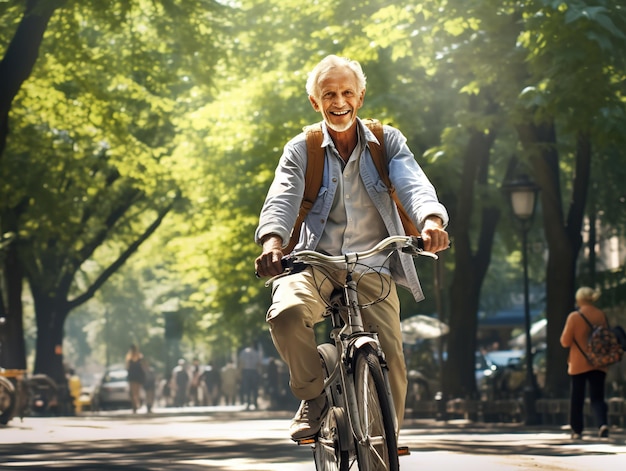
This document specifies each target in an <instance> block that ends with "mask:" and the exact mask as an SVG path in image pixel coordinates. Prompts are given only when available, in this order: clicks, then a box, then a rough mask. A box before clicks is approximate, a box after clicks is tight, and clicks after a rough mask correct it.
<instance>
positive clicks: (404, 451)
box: [398, 446, 411, 456]
mask: <svg viewBox="0 0 626 471" xmlns="http://www.w3.org/2000/svg"><path fill="white" fill-rule="evenodd" d="M410 454H411V450H409V447H408V446H399V447H398V456H409V455H410Z"/></svg>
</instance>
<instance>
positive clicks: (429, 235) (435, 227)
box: [422, 216, 450, 253]
mask: <svg viewBox="0 0 626 471" xmlns="http://www.w3.org/2000/svg"><path fill="white" fill-rule="evenodd" d="M422 239H423V240H424V250H426V251H428V252H433V253H437V252H441V251H442V250H446V249H447V248H449V247H450V239H449V237H448V233H447V232H446V230H445V229H444V228H443V221H442V220H441V218H440V217H438V216H429V217H427V218H426V221H425V222H424V227H423V228H422Z"/></svg>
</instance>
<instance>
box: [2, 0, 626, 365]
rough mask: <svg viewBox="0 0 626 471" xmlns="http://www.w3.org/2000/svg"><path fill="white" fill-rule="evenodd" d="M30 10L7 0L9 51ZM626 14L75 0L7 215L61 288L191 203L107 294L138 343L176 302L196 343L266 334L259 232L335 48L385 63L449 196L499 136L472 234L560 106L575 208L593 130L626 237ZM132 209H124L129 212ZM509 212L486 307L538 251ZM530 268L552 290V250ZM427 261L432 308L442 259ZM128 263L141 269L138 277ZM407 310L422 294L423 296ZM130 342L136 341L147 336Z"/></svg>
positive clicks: (485, 5) (579, 8)
mask: <svg viewBox="0 0 626 471" xmlns="http://www.w3.org/2000/svg"><path fill="white" fill-rule="evenodd" d="M20 3H21V2H0V25H1V26H2V27H1V28H0V48H5V47H6V45H7V44H8V42H9V41H10V39H11V37H12V34H13V32H14V30H15V27H16V25H17V23H18V21H19V19H20V14H21V11H22V8H23V6H22V5H21V4H20ZM625 16H626V15H625V13H624V9H623V7H621V6H619V5H616V4H615V2H613V1H611V0H606V1H602V0H596V1H594V2H591V1H589V2H585V1H580V0H577V1H567V2H565V1H547V0H546V1H542V0H534V1H530V2H519V1H514V0H504V1H503V0H426V1H420V2H416V1H410V2H405V3H403V4H390V2H387V1H383V0H367V1H363V2H357V3H355V2H353V1H350V0H340V1H330V0H320V1H317V2H309V3H305V4H303V3H302V2H289V1H288V2H285V1H284V0H283V1H280V2H279V1H277V0H264V1H259V0H243V1H241V2H236V3H233V2H219V1H206V0H159V1H149V0H133V1H126V0H114V1H111V2H101V1H99V0H91V1H78V0H68V1H67V2H66V3H65V5H64V6H63V8H62V9H60V10H59V11H58V12H57V14H56V15H55V16H54V17H53V19H52V21H51V23H50V25H49V28H48V30H47V31H46V35H45V39H44V42H43V46H42V49H41V51H40V56H39V60H38V61H37V63H36V67H35V69H34V71H33V74H32V76H31V77H30V79H29V80H28V81H27V82H26V83H25V85H24V87H23V88H22V90H21V92H20V94H19V95H18V97H17V99H16V102H15V106H14V107H13V108H12V110H11V134H10V138H9V141H8V147H7V151H6V152H5V154H4V155H3V156H2V159H1V160H0V207H1V209H2V210H3V211H4V210H7V209H9V210H11V211H17V208H24V207H25V208H26V209H25V210H24V211H23V212H20V213H19V214H20V221H21V224H20V238H21V239H22V240H24V241H27V242H28V245H26V246H25V253H26V251H27V252H28V253H29V256H28V257H26V256H25V260H26V261H27V262H28V267H29V272H30V273H32V274H37V279H38V280H39V281H38V283H40V284H41V285H45V286H47V289H49V290H53V289H55V286H57V285H55V281H56V280H57V277H59V276H60V275H61V274H64V273H67V274H72V273H75V272H76V271H78V270H79V268H80V270H81V271H82V272H84V275H83V274H82V273H80V272H79V273H80V276H79V277H78V278H76V279H74V284H73V287H72V288H71V290H70V292H71V293H72V295H74V296H76V295H78V294H79V293H81V292H82V290H84V288H85V287H86V286H89V284H90V282H93V280H94V278H96V276H97V273H98V271H97V270H96V271H94V270H91V267H90V264H94V263H95V264H96V266H97V267H99V268H100V269H102V268H104V267H107V266H109V265H110V263H111V261H112V260H115V259H116V257H117V256H119V254H120V252H121V251H123V250H124V249H125V248H127V247H128V246H129V244H131V243H132V242H133V241H135V240H136V239H137V236H138V234H140V233H141V232H142V230H144V229H145V227H146V226H147V225H148V224H149V223H150V221H152V220H153V219H154V217H155V215H156V214H157V213H158V212H159V211H162V210H164V208H167V207H168V205H170V204H171V203H172V202H173V201H175V206H174V208H175V211H174V212H173V213H170V214H169V215H168V217H167V218H166V219H165V220H164V222H163V223H162V225H161V227H160V229H159V231H158V232H157V233H156V234H155V235H154V236H153V237H152V238H151V239H150V240H149V242H147V243H145V245H144V246H143V247H142V248H141V249H140V252H139V254H140V256H139V257H136V258H134V259H130V261H129V263H130V264H131V265H132V266H131V267H129V269H128V270H124V271H122V272H120V277H119V278H117V277H116V278H115V279H113V280H110V286H109V287H108V288H105V290H104V291H102V293H101V297H100V298H99V300H98V303H102V305H101V306H98V308H100V307H102V308H103V309H104V308H106V309H109V310H110V312H111V313H113V312H119V313H125V314H123V316H125V317H127V318H128V319H129V320H130V319H132V320H133V324H134V325H136V326H141V329H142V330H141V334H138V335H148V336H152V335H155V338H156V337H158V336H160V335H161V331H159V330H158V329H157V331H156V333H154V331H153V330H152V329H154V328H155V325H157V324H150V323H151V322H152V321H154V320H155V319H156V317H154V316H155V315H157V311H158V306H159V305H160V303H162V302H165V301H167V300H168V299H177V300H179V301H180V303H181V304H180V305H181V310H183V311H184V312H185V318H186V320H187V322H186V326H187V329H188V330H187V332H186V334H185V338H184V342H185V343H186V346H187V347H188V348H191V347H190V346H192V345H195V347H194V348H200V347H198V345H201V344H203V343H204V344H206V345H207V346H204V347H202V348H203V349H205V350H206V351H207V353H206V355H208V356H210V355H212V352H217V351H220V350H221V351H230V350H232V349H236V348H237V347H238V346H239V345H241V344H242V343H243V342H244V341H246V340H249V339H254V338H256V337H267V332H266V326H265V322H264V315H265V310H266V307H267V304H268V301H269V289H268V288H265V287H264V285H263V281H262V280H257V279H256V278H255V277H254V273H253V271H254V258H255V257H256V256H257V255H258V253H259V248H258V247H257V246H256V245H255V244H254V241H253V234H254V229H255V227H256V224H257V219H258V213H259V210H260V207H261V205H262V202H263V198H264V196H265V193H266V191H267V188H268V186H269V184H270V182H271V179H272V178H273V171H274V168H275V165H276V163H277V160H278V158H279V156H280V153H281V149H282V147H283V145H284V144H285V143H286V142H287V140H288V139H289V138H291V137H292V136H294V135H295V134H296V133H297V132H299V130H300V129H301V128H302V126H303V125H305V124H309V123H311V122H314V121H317V120H319V115H318V114H316V113H315V112H314V111H313V110H312V108H311V106H310V104H309V103H308V100H307V97H306V93H305V88H304V86H305V81H306V76H307V75H306V74H307V72H308V71H309V70H310V69H311V68H312V67H313V65H314V64H315V63H316V62H317V61H318V60H319V59H320V58H322V57H323V56H325V55H327V54H330V53H334V54H340V55H347V56H350V57H352V58H354V59H357V60H359V61H361V63H362V64H363V67H364V69H365V72H366V74H367V76H368V87H367V95H366V100H365V106H364V108H363V110H362V113H361V115H362V116H363V117H370V116H371V117H377V118H379V119H381V120H383V121H384V122H386V123H391V124H393V125H395V126H397V127H399V128H400V129H401V130H402V131H403V132H404V133H405V135H406V136H407V138H408V143H409V146H410V148H411V149H412V150H413V152H414V153H415V155H416V158H417V159H418V161H419V163H420V164H421V165H423V166H424V167H425V168H426V171H427V173H428V175H429V176H430V178H431V179H432V181H433V182H434V183H435V185H436V187H437V188H438V191H439V194H440V197H441V198H442V200H443V201H444V203H445V204H446V205H447V206H448V207H449V208H454V207H455V206H456V203H457V195H458V194H459V188H460V187H461V185H462V184H463V182H464V181H463V179H464V174H463V163H464V159H465V158H466V151H467V148H468V145H469V142H470V138H471V136H472V133H476V132H477V133H484V135H487V134H490V135H494V136H496V139H495V141H494V143H493V146H492V148H491V155H490V161H489V162H490V165H489V167H488V169H487V170H486V176H485V179H484V181H483V183H481V184H480V185H477V186H476V188H475V193H474V195H475V196H474V198H473V199H472V215H471V220H470V226H469V231H470V232H471V240H472V243H473V244H474V245H476V244H477V243H478V242H477V240H478V237H477V234H476V231H477V228H478V227H479V223H480V217H479V216H478V215H479V214H480V211H481V210H482V209H484V208H486V207H500V209H502V210H504V207H503V206H504V202H503V200H502V196H501V194H500V193H499V190H498V187H499V185H500V183H501V181H502V179H503V176H504V174H505V170H506V165H507V163H508V160H509V159H510V157H511V155H514V154H517V155H520V156H521V157H524V155H522V152H521V149H520V146H519V143H518V137H517V133H516V126H517V125H519V124H520V123H527V122H533V123H535V122H536V123H540V122H545V121H547V120H554V121H555V122H556V124H557V129H558V133H559V134H558V146H559V151H560V155H561V156H562V158H561V161H560V167H561V172H562V174H563V176H564V177H566V178H564V180H563V188H562V194H563V196H564V201H568V198H567V196H568V195H569V194H570V192H571V181H572V178H571V175H572V173H573V169H574V168H575V166H574V156H575V149H576V136H577V135H578V134H577V133H578V132H580V131H584V132H586V133H588V134H589V135H590V136H591V137H592V140H593V143H594V149H595V150H596V153H595V155H594V163H593V170H592V175H593V178H594V180H595V184H594V186H593V188H594V192H595V193H596V198H597V199H596V201H597V203H596V204H597V207H600V208H603V217H604V218H605V219H604V222H605V223H608V224H611V225H612V226H614V228H615V232H616V233H621V234H623V229H624V222H625V221H624V216H623V215H624V214H626V213H625V212H624V211H623V205H624V194H623V189H622V188H623V181H624V178H623V175H622V173H623V172H622V170H620V169H621V168H622V167H623V166H622V165H617V164H616V162H620V161H621V160H623V150H622V149H624V145H623V144H624V142H623V141H624V136H626V132H624V122H626V120H624V105H625V102H624V87H623V83H624V70H625V62H624V54H625V52H624V51H626V48H625V47H624V46H625V44H624V43H625V41H626V39H625V37H624V33H623V31H626V20H625ZM0 50H2V51H4V49H0ZM25 168H28V172H24V171H23V169H25ZM124 205H127V207H126V208H125V210H123V209H124ZM116 210H118V211H119V212H121V213H122V214H123V215H122V216H120V217H119V218H117V219H115V221H112V219H111V218H112V214H113V213H115V211H116ZM507 216H508V215H507ZM454 221H455V219H454V217H453V224H454ZM112 222H114V224H111V223H112ZM501 226H504V227H502V228H501V234H500V235H499V237H498V238H497V239H496V243H495V245H496V248H495V250H494V252H493V255H492V257H493V259H494V260H496V261H497V263H496V264H494V265H495V266H493V267H492V268H491V271H490V272H489V273H488V276H487V279H486V282H485V286H483V289H482V293H483V296H482V298H483V303H484V308H485V309H487V310H492V309H493V310H495V309H497V307H499V306H501V305H502V304H503V303H504V302H506V301H508V299H509V293H510V292H511V291H512V290H514V289H515V288H514V287H515V286H516V285H517V286H519V280H518V279H516V276H519V270H518V268H519V267H518V266H517V263H518V262H519V257H517V258H515V257H511V258H507V256H508V255H509V253H510V252H511V251H513V250H514V249H516V248H517V247H518V244H517V243H516V242H517V241H516V236H517V234H516V231H515V230H514V227H512V226H511V225H510V224H508V221H507V224H504V225H501ZM536 238H537V239H540V238H541V236H540V235H538V234H537V235H536ZM473 248H474V249H475V248H476V247H473ZM447 264H448V266H447V272H449V273H452V272H453V270H454V267H453V266H452V262H451V261H448V262H447ZM531 265H532V267H531V273H532V274H533V278H534V279H536V280H538V281H539V282H541V281H542V280H543V276H544V275H543V272H542V269H541V267H542V265H543V259H542V257H541V256H540V255H536V256H534V257H533V259H532V260H531ZM511 266H512V267H513V268H511ZM420 274H421V275H422V279H423V281H424V285H425V288H426V290H427V292H429V291H430V292H429V301H428V302H429V303H430V302H432V300H433V298H434V293H433V288H431V286H432V283H431V279H432V276H431V274H430V268H429V267H424V268H420ZM31 276H32V277H33V278H34V275H31ZM128 277H133V278H134V277H137V278H141V279H138V280H137V283H136V284H132V283H131V284H127V283H129V281H128V280H127V278H128ZM105 286H106V285H105ZM156 286H159V289H158V290H157V289H156ZM153 289H154V290H155V292H157V291H158V295H156V294H154V293H153V292H152V290H153ZM144 290H148V291H149V292H150V296H148V297H150V300H146V299H142V297H141V296H140V293H142V292H143V291H144ZM125 292H128V294H132V295H133V296H132V297H133V298H134V300H133V301H132V302H131V301H130V300H129V299H128V298H125V297H124V296H123V294H124V293H125ZM152 298H153V299H152ZM123 305H128V306H132V307H133V308H134V309H133V311H134V313H133V314H132V315H131V314H130V313H129V312H128V311H124V309H122V308H121V306H123ZM90 309H91V310H92V311H93V312H91V313H89V312H87V311H89V310H90ZM129 309H130V308H129ZM403 309H405V311H404V312H403V314H407V313H408V311H407V310H413V309H418V307H415V306H413V305H412V304H411V303H409V302H408V301H407V302H405V303H404V308H403ZM419 309H423V310H424V311H428V312H432V311H433V310H434V306H433V304H423V305H420V306H419ZM96 311H98V310H97V309H95V308H93V309H92V308H88V307H84V310H83V308H81V311H80V313H79V311H76V312H77V314H76V315H77V316H78V315H80V316H81V317H82V316H85V317H86V318H89V319H91V320H90V321H89V322H87V323H85V324H84V325H81V326H75V329H78V330H81V329H87V330H88V331H89V332H92V334H91V335H95V334H94V333H96V332H102V330H101V329H102V319H101V317H98V316H100V315H101V311H98V312H99V313H100V314H98V313H97V312H96ZM78 313H79V314H78ZM135 314H136V317H135ZM116 316H117V315H116ZM157 317H158V316H157ZM120 321H121V319H120ZM73 322H74V321H73ZM158 322H160V321H158ZM148 325H152V329H150V328H148V327H147V326H148ZM117 328H119V329H121V330H122V331H124V330H126V332H130V331H131V330H130V328H129V326H128V325H125V324H124V325H123V323H120V325H119V326H118V327H117ZM138 328H139V327H138ZM159 328H160V326H159ZM73 329H74V328H73ZM122 337H123V336H121V337H120V342H121V344H125V343H127V341H128V340H130V339H129V338H125V339H124V340H123V341H122ZM244 339H246V340H244ZM154 342H156V343H155V347H154V348H155V349H158V348H160V347H159V346H158V345H157V344H158V341H157V340H154ZM92 346H93V345H92ZM122 346H123V347H124V349H125V348H126V346H125V345H122ZM122 346H120V347H118V348H122ZM82 348H84V347H75V350H76V351H79V350H81V349H82ZM148 348H152V347H148ZM101 355H102V353H101V352H100V357H101Z"/></svg>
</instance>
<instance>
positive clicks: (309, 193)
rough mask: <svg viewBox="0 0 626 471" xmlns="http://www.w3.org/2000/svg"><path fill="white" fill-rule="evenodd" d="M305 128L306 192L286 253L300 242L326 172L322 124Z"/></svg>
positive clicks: (284, 251)
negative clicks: (303, 224)
mask: <svg viewBox="0 0 626 471" xmlns="http://www.w3.org/2000/svg"><path fill="white" fill-rule="evenodd" d="M303 130H304V132H305V134H306V149H307V162H306V173H305V175H304V194H303V196H302V202H301V203H300V209H299V210H298V217H297V218H296V223H295V224H294V226H293V230H292V231H291V237H290V238H289V243H288V244H287V247H286V248H285V249H284V250H283V253H284V254H288V253H290V252H291V251H292V250H293V248H294V247H295V246H296V244H297V243H298V239H299V238H300V230H301V229H302V223H303V222H304V219H305V218H306V215H307V214H309V211H310V210H311V208H312V207H313V203H315V200H316V199H317V195H318V193H319V191H320V188H321V186H322V177H323V174H324V152H325V149H324V148H323V147H322V142H323V140H324V133H323V132H322V124H321V123H316V124H312V125H310V126H306V127H305V128H304V129H303Z"/></svg>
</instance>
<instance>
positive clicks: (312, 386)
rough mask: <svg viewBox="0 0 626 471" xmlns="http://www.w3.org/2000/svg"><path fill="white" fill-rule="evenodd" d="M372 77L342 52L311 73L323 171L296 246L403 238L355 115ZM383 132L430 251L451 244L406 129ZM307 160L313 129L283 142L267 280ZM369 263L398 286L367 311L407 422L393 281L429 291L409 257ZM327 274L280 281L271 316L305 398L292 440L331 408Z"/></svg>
mask: <svg viewBox="0 0 626 471" xmlns="http://www.w3.org/2000/svg"><path fill="white" fill-rule="evenodd" d="M365 83H366V78H365V74H364V73H363V70H362V68H361V66H360V64H359V63H358V62H356V61H352V60H349V59H346V58H343V57H338V56H334V55H331V56H327V57H326V58H324V59H323V60H322V61H321V62H320V63H319V64H318V65H317V66H315V68H314V69H313V71H312V72H311V73H310V75H309V78H308V80H307V84H306V90H307V93H308V96H309V101H310V102H311V105H312V106H313V109H315V111H317V112H319V113H320V114H321V115H322V117H323V122H322V123H321V129H322V134H323V140H322V147H323V148H324V173H323V177H322V186H321V188H320V191H319V193H318V197H317V199H316V201H315V203H314V204H313V207H312V208H311V210H310V211H309V213H308V214H307V216H306V218H305V219H304V222H303V223H302V227H301V228H300V229H301V230H300V238H299V240H298V242H297V244H296V246H295V250H302V249H308V250H317V251H320V252H325V253H328V254H331V255H341V254H346V253H351V252H356V251H361V250H367V249H369V248H371V247H373V246H374V245H375V244H376V243H378V242H380V241H381V240H382V239H384V238H385V237H387V236H390V235H404V230H403V226H402V223H401V221H400V217H399V215H398V210H397V207H396V205H395V203H394V202H393V200H392V198H391V196H390V195H389V192H388V190H387V188H386V186H385V184H384V183H383V181H382V180H381V178H380V176H379V175H378V172H377V171H376V166H375V164H374V161H373V159H372V154H371V153H370V147H369V146H370V143H371V142H374V143H378V144H380V143H379V142H378V139H377V138H376V136H375V135H374V133H373V132H372V131H371V130H370V129H369V128H368V127H367V126H366V125H365V124H364V123H363V122H361V120H360V119H359V118H358V117H357V112H358V110H359V109H360V108H361V106H362V105H363V100H364V98H365ZM383 136H384V139H383V140H384V143H383V144H384V148H385V154H386V156H387V160H388V164H389V178H390V180H391V183H392V185H393V186H394V187H395V189H396V193H397V194H398V196H399V198H400V201H402V205H403V206H404V208H405V209H406V211H407V212H408V214H409V216H410V217H411V219H412V221H413V223H414V224H415V225H416V227H417V228H418V230H419V231H420V232H421V235H422V238H423V239H424V248H425V249H426V250H428V251H431V252H438V251H440V250H444V249H446V248H447V247H448V244H449V241H448V234H447V232H446V231H445V229H444V228H445V226H446V225H447V223H448V215H447V212H446V209H445V208H444V207H443V205H441V204H440V203H439V201H438V199H437V194H436V192H435V189H434V187H433V186H432V184H431V183H430V181H429V180H428V178H427V177H426V175H425V174H424V172H423V171H422V169H421V168H420V166H419V165H418V164H417V162H416V161H415V158H414V156H413V154H412V153H411V151H410V150H409V148H408V147H407V145H406V138H405V137H404V136H403V135H402V133H401V132H400V131H399V130H397V129H395V128H393V127H391V126H384V127H383ZM307 156H308V153H307V143H306V134H305V133H301V134H299V135H298V136H296V137H295V138H293V139H292V140H291V141H289V142H288V143H287V144H286V145H285V148H284V151H283V155H282V156H281V158H280V161H279V163H278V167H277V168H276V174H275V177H274V181H273V182H272V185H271V187H270V189H269V192H268V195H267V198H266V200H265V203H264V205H263V208H262V210H261V215H260V220H259V226H258V228H257V230H256V234H255V240H256V242H257V243H258V244H260V245H261V246H262V253H261V255H260V256H259V257H258V258H257V259H256V261H255V268H256V272H257V274H258V275H259V276H274V275H278V274H279V273H281V272H282V271H283V268H282V265H281V263H280V261H281V257H282V256H283V255H284V252H283V251H284V250H285V248H286V247H287V245H288V242H289V240H290V236H291V233H292V230H293V229H294V224H295V222H296V219H297V216H298V211H299V209H300V203H301V201H302V198H303V195H304V187H305V174H306V168H307ZM369 260H370V261H372V262H373V264H374V265H377V266H380V267H381V273H382V276H383V277H386V278H387V281H386V283H388V284H390V285H391V286H392V288H393V289H392V290H391V293H390V295H389V296H387V297H386V298H385V299H384V300H382V301H381V302H379V303H376V304H372V305H371V306H369V307H368V309H365V310H364V311H363V312H362V315H363V322H364V327H365V329H366V330H368V331H374V332H378V335H379V340H380V342H381V345H382V348H383V350H384V352H385V355H386V359H387V364H388V366H389V379H390V383H391V389H392V396H393V401H394V407H395V410H396V414H397V417H398V423H399V424H401V423H402V418H403V415H404V401H405V396H406V386H407V378H406V367H405V363H404V356H403V353H402V335H401V331H400V314H399V312H400V306H399V301H398V295H397V292H396V290H395V283H396V282H397V283H398V284H399V285H401V286H403V287H405V288H408V289H409V290H411V292H412V293H413V296H414V297H415V299H416V300H417V301H420V300H421V299H423V297H424V296H423V294H422V291H421V288H420V284H419V280H418V278H417V273H416V271H415V267H414V265H413V262H412V259H411V257H410V255H406V254H403V255H400V256H399V257H392V258H391V259H390V260H388V259H387V258H386V256H385V254H381V255H380V257H379V258H378V259H377V260H375V257H373V258H372V259H369ZM377 262H378V263H377ZM319 276H320V275H319V273H318V272H317V269H315V268H312V267H309V268H308V269H307V270H305V271H303V272H300V273H295V274H291V275H289V276H286V277H283V278H279V279H278V280H276V281H275V282H274V284H273V287H272V304H271V306H270V308H269V310H268V312H267V322H268V323H269V325H270V332H271V334H272V339H273V341H274V345H275V346H276V349H277V350H278V353H279V354H280V355H281V357H282V359H283V360H284V361H285V363H286V364H287V366H288V367H289V373H290V386H291V390H292V392H293V393H294V395H295V396H296V397H297V398H299V399H301V400H302V403H301V406H300V409H299V410H298V412H297V413H296V416H295V417H294V419H293V421H292V423H291V426H290V433H291V437H292V438H293V439H294V440H299V439H303V438H307V437H311V436H314V435H315V434H317V432H318V431H319V428H320V419H321V418H322V416H323V414H324V412H325V410H326V408H327V404H326V397H325V395H324V392H323V385H324V375H323V372H322V365H321V363H320V358H319V354H318V353H317V345H316V338H315V331H314V326H315V324H316V323H318V322H321V321H322V320H323V314H324V311H325V306H326V304H325V296H326V295H330V293H323V292H322V293H320V290H319V289H318V284H319V280H320V278H319ZM380 283H381V276H379V275H378V274H377V273H372V272H369V273H365V274H362V276H361V277H360V279H359V294H360V295H364V296H366V297H370V298H375V297H378V294H379V293H380V291H381V287H380Z"/></svg>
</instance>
